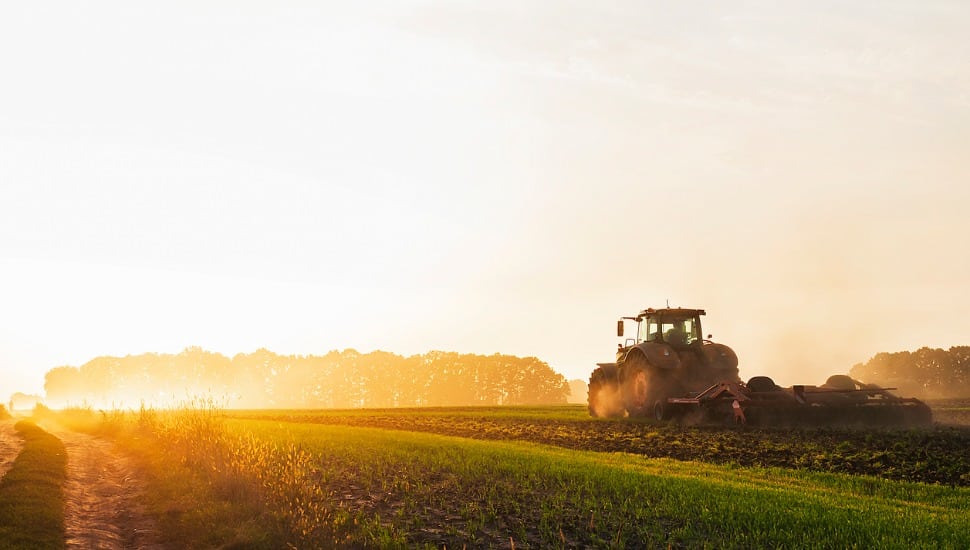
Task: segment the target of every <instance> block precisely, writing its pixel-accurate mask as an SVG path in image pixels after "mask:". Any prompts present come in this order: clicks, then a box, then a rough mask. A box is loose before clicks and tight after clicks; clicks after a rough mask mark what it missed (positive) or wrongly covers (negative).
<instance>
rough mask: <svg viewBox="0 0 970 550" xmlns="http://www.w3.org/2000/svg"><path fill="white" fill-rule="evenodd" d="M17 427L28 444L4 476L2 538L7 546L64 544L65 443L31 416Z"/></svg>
mask: <svg viewBox="0 0 970 550" xmlns="http://www.w3.org/2000/svg"><path fill="white" fill-rule="evenodd" d="M14 428H15V429H16V430H17V431H18V432H19V433H20V434H21V435H22V436H23V438H24V447H23V449H22V450H21V452H20V454H19V455H17V459H16V460H15V461H14V463H13V465H12V466H11V467H10V470H9V471H8V472H7V475H5V476H4V477H3V479H2V480H0V541H2V544H3V548H5V549H20V548H23V549H45V548H64V546H65V542H64V480H65V477H66V475H67V453H66V451H65V450H64V444H63V443H61V440H60V439H58V438H56V437H54V436H53V435H51V434H49V433H47V432H46V431H44V430H43V429H41V428H39V427H38V426H37V425H36V424H34V423H32V422H30V421H27V420H21V421H20V422H17V424H15V425H14Z"/></svg>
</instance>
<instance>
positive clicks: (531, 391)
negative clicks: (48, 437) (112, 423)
mask: <svg viewBox="0 0 970 550" xmlns="http://www.w3.org/2000/svg"><path fill="white" fill-rule="evenodd" d="M44 390H45V392H46V403H47V404H48V405H49V406H51V407H55V408H57V407H64V406H72V405H88V406H94V407H102V408H103V407H119V406H120V407H131V406H138V404H139V403H144V404H146V405H152V406H154V405H167V404H170V403H173V402H179V401H185V400H188V399H192V398H195V397H199V396H206V397H212V398H214V399H219V400H224V401H225V405H226V406H228V407H234V408H361V407H422V406H463V405H531V404H553V403H565V402H566V397H567V396H568V395H569V386H568V383H567V382H566V380H565V378H563V376H562V375H561V374H559V373H557V372H555V371H554V370H552V368H550V367H549V365H548V364H546V363H545V362H543V361H540V360H539V359H537V358H535V357H516V356H511V355H501V354H494V355H474V354H459V353H455V352H443V351H431V352H428V353H425V354H421V355H412V356H410V357H404V356H401V355H397V354H394V353H389V352H385V351H374V352H370V353H359V352H357V351H355V350H352V349H347V350H344V351H331V352H329V353H327V354H326V355H279V354H276V353H273V352H271V351H269V350H266V349H259V350H256V351H255V352H253V353H249V354H242V353H240V354H237V355H235V356H233V357H232V358H229V357H226V356H225V355H222V354H219V353H213V352H209V351H206V350H203V349H201V348H198V347H190V348H186V349H185V350H183V351H182V352H181V353H178V354H160V353H145V354H142V355H129V356H126V357H110V356H106V357H97V358H95V359H92V360H91V361H88V362H87V363H85V364H83V365H81V366H80V367H73V366H63V367H56V368H54V369H51V370H50V371H48V372H47V374H46V376H45V379H44Z"/></svg>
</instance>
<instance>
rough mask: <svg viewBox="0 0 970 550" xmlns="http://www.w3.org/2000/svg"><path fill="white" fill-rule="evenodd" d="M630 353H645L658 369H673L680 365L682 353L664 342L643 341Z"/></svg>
mask: <svg viewBox="0 0 970 550" xmlns="http://www.w3.org/2000/svg"><path fill="white" fill-rule="evenodd" d="M630 353H641V354H643V356H644V358H645V359H646V360H647V362H648V363H650V364H651V365H653V366H654V367H656V368H658V369H663V370H672V369H676V368H678V367H680V355H678V354H677V351H676V350H674V348H672V347H670V346H669V345H667V344H664V343H662V342H641V343H640V344H637V345H636V346H634V347H633V348H632V349H631V350H630ZM627 355H629V354H627Z"/></svg>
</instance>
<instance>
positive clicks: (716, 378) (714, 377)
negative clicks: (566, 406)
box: [588, 308, 740, 420]
mask: <svg viewBox="0 0 970 550" xmlns="http://www.w3.org/2000/svg"><path fill="white" fill-rule="evenodd" d="M704 314H705V312H704V310H702V309H682V308H664V309H652V308H650V309H645V310H643V311H641V312H640V313H639V314H637V315H636V316H635V317H623V318H621V319H620V320H619V321H618V322H617V327H616V329H617V330H616V333H617V336H619V337H623V334H624V322H625V321H627V320H629V321H636V323H637V333H636V337H635V338H627V339H626V341H625V342H624V343H623V344H620V345H619V349H617V351H616V362H615V363H598V364H597V368H596V370H594V371H593V373H592V375H591V376H590V378H589V399H588V403H589V413H590V414H591V415H592V416H596V417H620V416H624V415H629V416H632V417H650V416H652V417H654V418H656V419H658V420H666V419H667V418H669V416H670V413H671V410H670V406H669V404H668V401H667V399H668V398H670V397H678V396H685V395H690V394H696V393H700V392H702V391H704V390H705V389H707V388H709V387H711V386H712V385H714V384H718V383H721V382H739V381H740V378H739V377H738V356H737V355H736V354H735V353H734V351H733V350H732V349H731V348H729V347H728V346H725V345H724V344H716V343H714V342H711V341H710V339H709V338H710V336H708V339H704V337H703V332H702V330H701V316H702V315H704Z"/></svg>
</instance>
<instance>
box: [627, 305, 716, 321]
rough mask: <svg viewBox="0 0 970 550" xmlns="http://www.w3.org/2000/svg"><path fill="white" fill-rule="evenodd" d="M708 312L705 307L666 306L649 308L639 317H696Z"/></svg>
mask: <svg viewBox="0 0 970 550" xmlns="http://www.w3.org/2000/svg"><path fill="white" fill-rule="evenodd" d="M705 314H706V312H705V311H704V310H703V309H684V308H679V307H676V308H675V307H666V308H660V309H654V308H652V307H651V308H647V309H645V310H643V311H641V312H640V314H639V315H637V319H643V318H645V317H676V318H687V317H694V316H695V315H705Z"/></svg>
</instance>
